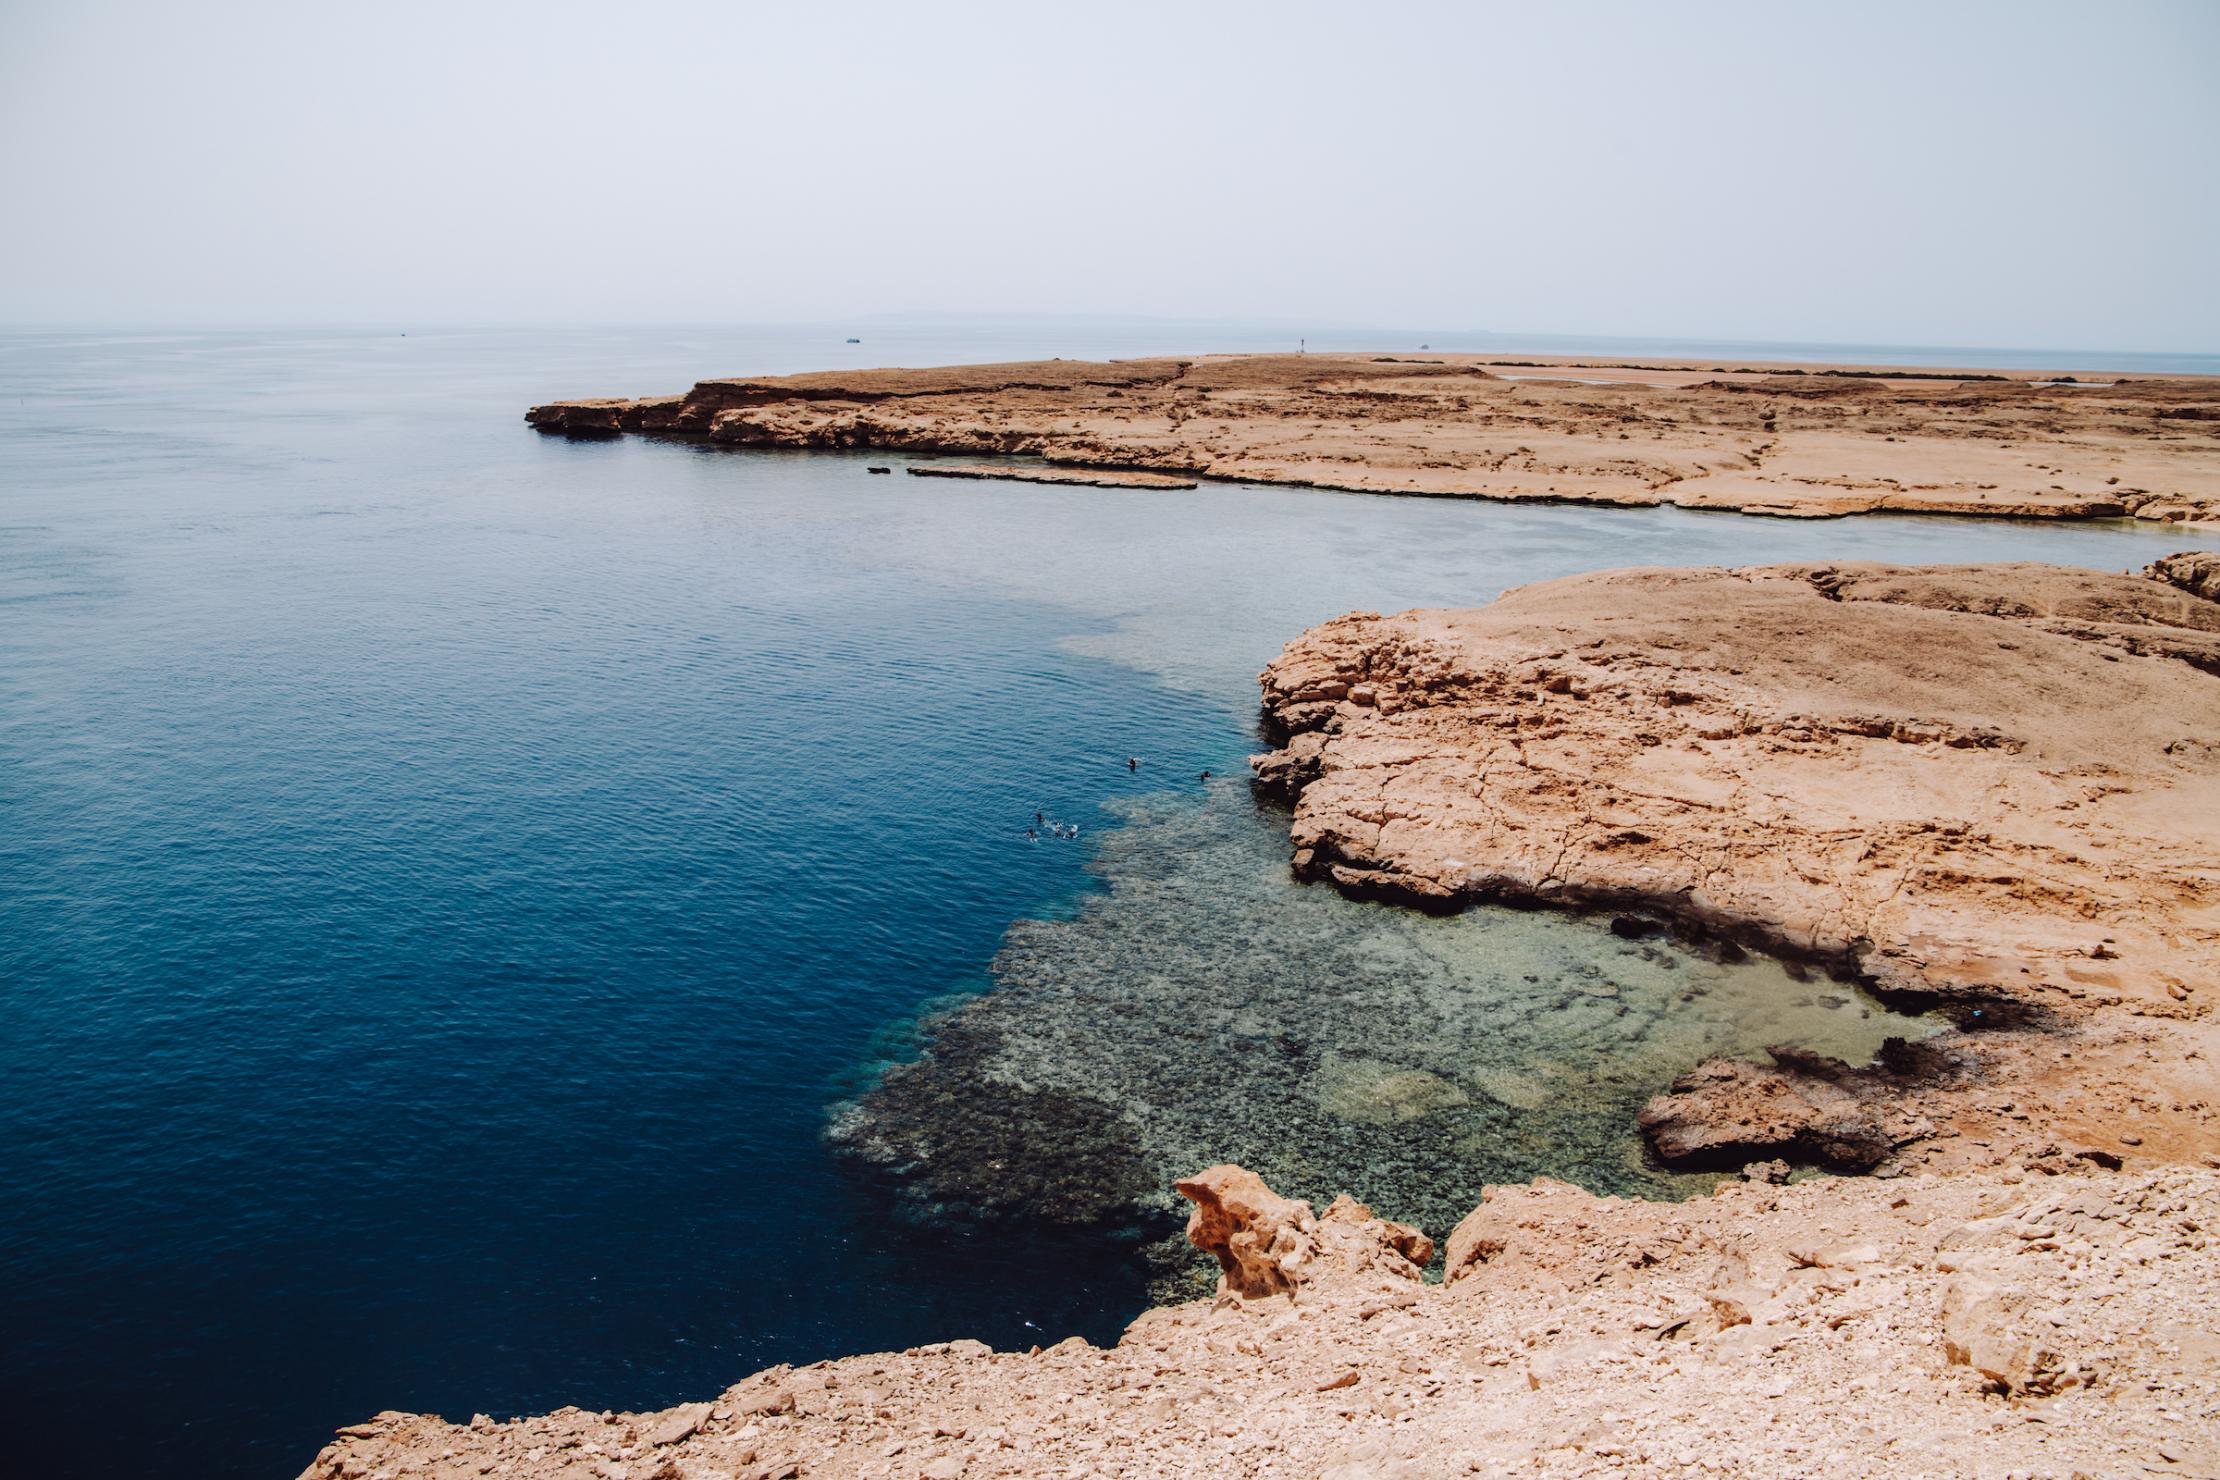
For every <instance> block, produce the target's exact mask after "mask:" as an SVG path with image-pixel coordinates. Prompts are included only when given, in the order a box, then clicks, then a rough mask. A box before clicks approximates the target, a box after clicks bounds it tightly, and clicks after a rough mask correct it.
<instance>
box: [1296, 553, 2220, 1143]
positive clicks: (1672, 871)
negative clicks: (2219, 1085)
mask: <svg viewBox="0 0 2220 1480" xmlns="http://www.w3.org/2000/svg"><path fill="white" fill-rule="evenodd" d="M2205 559H2206V557H2201V556H2182V557H2174V558H2173V559H2172V560H2170V561H2167V562H2161V564H2160V567H2158V568H2157V572H2158V574H2159V575H2160V577H2162V578H2153V577H2147V576H2127V575H2106V574H2102V573H2098V572H2092V571H2080V570H2067V569H2063V568H2058V567H2049V566H2034V565H2017V566H1934V567H1896V566H1883V565H1866V564H1858V565H1839V566H1772V567H1763V568H1755V569H1747V570H1719V569H1711V570H1630V571H1613V572H1606V573H1602V574H1597V575H1589V576H1580V577H1574V578H1571V579H1568V580H1561V581H1552V582H1548V583H1545V584H1542V585H1538V586H1531V587H1526V588H1522V589H1520V590H1516V591H1512V592H1509V593H1506V594H1505V595H1504V596H1503V597H1502V598H1501V599H1500V600H1498V601H1496V602H1495V603H1494V604H1493V605H1490V606H1487V607H1482V608H1479V609H1476V610H1471V611H1420V612H1406V613H1403V614H1402V615H1399V616H1393V617H1382V616H1376V615H1372V614H1369V613H1359V614H1357V615H1354V616H1350V617H1344V618H1342V619H1340V620H1339V621H1336V622H1330V623H1327V624H1326V625H1324V626H1322V627H1319V628H1316V629H1314V630H1313V631H1311V632H1310V633H1307V634H1305V635H1304V636H1303V637H1302V638H1300V639H1298V640H1297V641H1296V642H1294V643H1292V644H1290V645H1289V647H1288V649H1287V651H1286V652H1285V653H1283V654H1282V655H1281V657H1280V658H1279V659H1278V660H1276V661H1275V662H1274V663H1273V664H1272V665H1271V667H1270V668H1268V669H1267V670H1266V672H1265V674H1264V675H1263V683H1264V692H1265V704H1266V709H1267V712H1268V715H1269V717H1270V719H1271V721H1272V723H1273V724H1274V725H1275V726H1276V727H1277V728H1278V731H1279V732H1280V733H1281V734H1283V735H1285V736H1286V744H1285V745H1284V746H1283V747H1282V748H1281V749H1280V750H1278V751H1275V752H1272V753H1270V754H1268V755H1264V756H1260V757H1258V758H1257V761H1256V769H1257V774H1258V776H1259V778H1260V780H1262V781H1263V782H1264V783H1265V784H1267V785H1269V786H1272V787H1276V788H1278V789H1279V790H1281V791H1283V792H1285V793H1286V794H1288V795H1289V796H1291V797H1293V798H1294V799H1295V811H1294V817H1293V821H1292V825H1291V832H1292V841H1293V844H1294V849H1295V852H1294V859H1295V866H1296V868H1297V869H1298V871H1300V872H1301V873H1303V874H1305V875H1306V876H1310V877H1317V878H1324V879H1330V880H1332V881H1333V882H1334V883H1336V884H1337V885H1339V886H1340V887H1341V888H1343V889H1344V890H1347V891H1350V892H1352V893H1358V894H1366V895H1377V896H1381V897H1385V898H1389V899H1395V900H1399V901H1403V902H1408V903H1414V904H1418V905H1421V906H1425V907H1430V908H1454V907H1456V906H1458V905H1460V904H1462V903H1464V902H1468V901H1472V900H1479V899H1501V900H1510V901H1514V902H1525V903H1535V904H1545V905H1554V906H1564V907H1570V908H1578V909H1599V910H1608V911H1618V912H1625V913H1624V915H1623V918H1622V921H1621V922H1620V923H1622V924H1625V925H1626V926H1627V927H1628V928H1630V929H1638V928H1639V921H1640V917H1654V918H1657V919H1660V920H1664V921H1669V922H1671V923H1672V924H1674V925H1676V926H1677V927H1679V928H1681V929H1682V930H1684V931H1685V932H1687V933H1689V934H1691V935H1693V936H1695V937H1697V938H1699V939H1708V940H1712V941H1716V942H1723V943H1726V944H1727V945H1729V946H1733V945H1755V946H1760V947H1763V948H1766V949H1768V950H1773V951H1776V952H1779V953H1781V954H1783V955H1784V956H1786V957H1788V958H1789V959H1791V960H1796V961H1802V962H1805V963H1809V964H1810V965H1812V966H1815V967H1820V968H1827V969H1834V970H1838V971H1842V972H1846V973H1851V974H1855V975H1858V976H1861V977H1863V978H1865V979H1867V980H1869V981H1871V982H1872V983H1873V984H1875V986H1876V987H1877V988H1878V989H1879V990H1881V991H1883V992H1884V993H1886V994H1891V995H1893V996H1894V997H1896V998H1897V999H1898V1000H1900V1001H1903V1002H1906V1003H1911V1004H1918V1005H1927V1004H1937V1003H1939V1004H1941V1005H1942V1006H1943V1008H1944V1009H1945V1010H1946V1011H1948V1012H1950V1013H1952V1014H1953V1016H1954V1017H1955V1018H1956V1020H1957V1021H1958V1022H1959V1024H1960V1025H1961V1028H1962V1029H1963V1030H1964V1031H1963V1032H1961V1033H1959V1034H1957V1035H1954V1036H1953V1037H1952V1038H1950V1039H1946V1040H1941V1041H1938V1042H1935V1043H1932V1044H1929V1045H1926V1046H1924V1047H1923V1048H1922V1049H1921V1050H1920V1051H1919V1052H1918V1053H1917V1054H1914V1053H1912V1052H1911V1051H1910V1050H1909V1049H1908V1048H1907V1049H1904V1050H1902V1051H1899V1052H1898V1053H1897V1054H1896V1055H1895V1056H1894V1057H1893V1058H1887V1057H1886V1056H1885V1061H1884V1063H1883V1064H1881V1065H1878V1066H1876V1067H1875V1068H1873V1069H1871V1070H1857V1071H1853V1070H1850V1069H1848V1068H1847V1067H1846V1066H1842V1065H1830V1064H1828V1063H1826V1062H1824V1061H1815V1062H1804V1061H1801V1060H1799V1059H1798V1058H1797V1057H1796V1056H1795V1055H1793V1054H1788V1055H1785V1056H1777V1057H1778V1058H1779V1062H1777V1063H1776V1064H1775V1065H1773V1066H1770V1067H1763V1068H1761V1067H1758V1066H1752V1065H1735V1064H1726V1063H1714V1064H1710V1065H1706V1066H1704V1067H1703V1068H1701V1069H1699V1070H1697V1071H1696V1072H1695V1073H1693V1074H1692V1075H1690V1076H1689V1077H1688V1078H1687V1079H1686V1080H1684V1081H1683V1082H1682V1083H1681V1084H1679V1085H1677V1086H1675V1089H1674V1091H1673V1093H1671V1094H1669V1095H1667V1096H1665V1097H1661V1099H1660V1100H1659V1101H1658V1102H1655V1103H1653V1105H1652V1106H1651V1107H1650V1109H1649V1110H1648V1111H1647V1112H1645V1115H1644V1120H1645V1124H1646V1125H1647V1126H1648V1127H1649V1128H1650V1130H1651V1132H1652V1137H1653V1142H1654V1144H1655V1145H1656V1146H1657V1148H1658V1150H1659V1151H1660V1152H1661V1153H1663V1154H1666V1155H1668V1156H1676V1157H1686V1158H1687V1159H1689V1160H1691V1161H1695V1162H1698V1163H1706V1162H1719V1161H1732V1160H1734V1159H1736V1158H1742V1157H1754V1156H1758V1155H1769V1154H1773V1153H1776V1152H1780V1153H1787V1154H1790V1155H1792V1156H1796V1157H1800V1158H1802V1159H1806V1160H1812V1161H1818V1162H1822V1163H1826V1164H1830V1165H1836V1166H1845V1167H1856V1168H1864V1167H1870V1166H1875V1165H1879V1164H1882V1163H1883V1162H1895V1163H1897V1164H1903V1162H1904V1160H1905V1156H1906V1153H1907V1151H1910V1150H1914V1149H1916V1151H1917V1154H1918V1155H1917V1157H1915V1158H1913V1159H1918V1157H1926V1156H1931V1155H1938V1154H1944V1150H1945V1148H1943V1147H1942V1146H1941V1143H1942V1142H1943V1141H1957V1142H1959V1143H1960V1144H1959V1145H1957V1146H1955V1147H1952V1148H1948V1154H1951V1155H1970V1156H1972V1157H1973V1159H1975V1160H1979V1159H1980V1157H1981V1156H1982V1155H1986V1154H1988V1153H1990V1152H1997V1153H1998V1154H2002V1150H2001V1149H2002V1148H2010V1149H2011V1150H2013V1151H2015V1152H2017V1151H2024V1150H2027V1149H2029V1148H2031V1147H2034V1146H2038V1145H2041V1144H2043V1143H2046V1142H2048V1143H2055V1148H2056V1149H2059V1150H2061V1154H2071V1153H2072V1152H2073V1151H2074V1150H2076V1149H2080V1148H2085V1147H2089V1146H2092V1145H2095V1146H2100V1147H2102V1146H2109V1145H2110V1144H2112V1137H2113V1134H2114V1132H2113V1131H2112V1130H2111V1128H2110V1127H2111V1125H2112V1124H2113V1123H2115V1120H2116V1118H2117V1117H2121V1116H2125V1117H2126V1118H2128V1119H2139V1118H2144V1117H2142V1116H2141V1115H2139V1114H2138V1113H2137V1111H2136V1110H2135V1108H2134V1104H2133V1103H2132V1102H2137V1101H2140V1100H2141V1099H2142V1098H2143V1097H2144V1095H2143V1092H2141V1091H2137V1090H2134V1089H2131V1088H2128V1085H2129V1084H2130V1083H2131V1081H2132V1080H2133V1079H2134V1078H2136V1077H2141V1076H2145V1075H2148V1076H2153V1078H2152V1086H2151V1087H2152V1090H2153V1091H2154V1092H2155V1095H2156V1098H2157V1099H2158V1100H2160V1101H2162V1102H2163V1103H2164V1104H2166V1105H2168V1106H2170V1107H2172V1109H2170V1110H2169V1111H2168V1112H2167V1116H2166V1118H2165V1124H2166V1126H2167V1130H2166V1131H2165V1134H2166V1135H2167V1136H2168V1137H2169V1138H2170V1141H2169V1144H2171V1145H2172V1146H2173V1148H2174V1150H2175V1152H2176V1153H2177V1154H2193V1153H2198V1152H2202V1151H2204V1150H2210V1149H2220V1140H2216V1139H2215V1130H2214V1126H2213V1121H2212V1109H2211V1106H2210V1105H2209V1104H2207V1103H2205V1101H2206V1100H2207V1098H2208V1096H2209V1094H2210V1091H2211V1087H2212V1079H2211V1073H2210V1068H2209V1063H2208V1061H2206V1060H2205V1059H2203V1058H2202V1057H2200V1055H2202V1054H2203V1053H2204V1052H2205V1051H2206V1050H2207V1049H2208V1048H2210V1047H2212V1046H2213V1045H2212V1043H2211V1041H2210V1040H2211V1033H2210V1012H2211V1003H2212V1000H2213V998H2214V997H2215V995H2216V994H2220V832H2216V830H2215V829H2214V827H2213V826H2212V824H2211V821H2210V819H2212V818H2214V817H2220V741H2216V740H2215V738H2214V737H2215V736H2216V735H2220V681H2216V678H2215V673H2216V671H2220V604H2215V603H2214V602H2212V601H2211V600H2209V599H2207V598H2205V597H2203V596H2201V595H2200V594H2198V592H2199V590H2200V589H2202V587H2201V585H2200V583H2201V582H2202V581H2204V580H2205V579H2206V578H2207V576H2208V574H2209V572H2208V570H2207V567H2206V566H2205V564H2204V561H2205ZM2064 1029H2071V1030H2073V1038H2072V1041H2071V1046H2070V1047H2069V1046H2068V1041H2067V1039H2066V1038H2065V1037H2063V1036H2062V1035H2061V1031H2060V1030H2064ZM2014 1087H2016V1093H2017V1094H2019V1095H2022V1096H2024V1097H2025V1101H2026V1102H2032V1103H2026V1102H2023V1103H2022V1104H2020V1105H2019V1106H2018V1107H2016V1108H2012V1107H2010V1102H2011V1101H2012V1099H2013V1094H2014V1092H2015V1088H2014ZM1997 1088H2003V1089H2005V1090H2006V1091H2007V1093H2006V1094H2005V1095H2003V1096H2002V1098H2001V1099H1997V1100H1996V1101H1995V1103H1997V1104H2003V1105H2006V1106H2007V1107H2008V1108H2006V1109H2004V1110H2003V1111H2002V1113H2001V1114H1998V1113H1994V1112H1992V1111H1984V1110H1983V1104H1984V1100H1983V1096H1984V1095H1986V1094H1987V1092H1988V1091H1990V1090H1993V1089H1997Z"/></svg>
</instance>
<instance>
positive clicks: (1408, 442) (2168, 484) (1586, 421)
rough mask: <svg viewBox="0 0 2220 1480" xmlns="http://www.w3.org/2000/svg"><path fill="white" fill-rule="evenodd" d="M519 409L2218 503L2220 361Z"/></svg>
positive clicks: (1420, 376)
mask: <svg viewBox="0 0 2220 1480" xmlns="http://www.w3.org/2000/svg"><path fill="white" fill-rule="evenodd" d="M1599 381H1600V382H1601V383H1597V382H1599ZM526 419H527V420H528V421H530V422H531V423H532V425H534V426H537V427H539V428H541V429H542V430H545V431H551V432H561V433H564V434H567V435H571V436H615V435H620V434H622V433H625V432H644V433H655V434H662V435H672V436H688V437H698V438H703V439H706V440H709V441H713V442H721V443H727V444H730V445H734V446H742V447H818V448H879V449H887V450H893V451H901V452H908V453H914V454H923V455H931V454H956V455H961V456H965V457H977V456H981V455H998V456H1005V457H1026V458H1040V459H1045V460H1047V461H1048V462H1050V463H1054V464H1065V465H1072V466H1079V467H1088V468H1097V469H1103V468H1108V469H1128V470H1140V471H1155V472H1158V473H1170V474H1180V475H1188V476H1194V475H1207V476H1210V477H1214V478H1225V479H1240V480H1247V481H1253V482H1265V483H1292V484H1301V485H1306V486H1313V487H1320V488H1342V489H1353V490H1358V491H1362V492H1368V493H1417V494H1435V495H1446V496H1461V497H1470V498H1498V499H1533V498H1542V499H1569V500H1575V501H1580V502H1588V503H1604V504H1620V505H1655V504H1668V503H1669V504H1678V505H1681V506H1683V507H1687V508H1704V509H1739V510H1743V511H1746V512H1750V513H1761V514H1778V515H1791V516H1806V517H1814V516H1816V517H1824V516H1833V515H1842V514H1857V513H1867V512H1873V511H1878V510H1895V511H1905V512H1912V513H1948V514H1978V515H2016V516H2023V517H2051V518H2072V519H2082V518H2112V517H2119V516H2122V515H2132V516H2134V517H2136V518H2140V519H2156V520H2211V519H2214V518H2220V382H2215V381H2212V380H2207V379H2198V378H2195V377H2190V378H2184V379H2178V380H2161V379H2151V378H2127V379H2121V380H2118V381H2107V382H2102V383H2079V382H2077V383H2055V382H2052V381H2050V380H2049V378H2048V377H2043V376H2038V375H2034V374H2018V373H2015V374H2009V375H2000V374H1995V373H1984V372H1974V371H1967V372H1959V373H1956V374H1953V373H1949V372H1935V371H1918V372H1901V373H1897V374H1890V373H1887V372H1874V371H1851V370H1844V369H1840V368H1834V369H1829V368H1827V367H1820V366H1813V367H1806V368H1798V369H1794V370H1790V369H1788V368H1787V367H1779V366H1774V367H1745V366H1736V365H1731V364H1730V365H1720V366H1705V365H1702V364H1700V363H1692V362H1688V361H1651V362H1645V363H1643V364H1638V365H1621V364H1612V365H1605V366H1596V365H1589V364H1568V363H1565V362H1562V361H1559V362H1549V363H1540V362H1516V363H1514V362H1505V361H1502V360H1500V359H1489V358H1487V357H1484V356H1470V355H1432V356H1426V357H1423V358H1415V359H1414V358H1408V357H1396V356H1387V355H1243V356H1213V357H1207V358H1201V359H1193V360H1174V359H1160V360H1130V361H1117V362H1112V363H1108V364H1097V363H1091V362H1088V361H1083V360H1048V361H1036V362H1029V363H1021V364H1009V365H964V366H953V367H948V368H944V369H927V370H857V371H828V372H822V373H818V374H810V375H789V376H765V377H756V378H748V379H727V380H705V381H702V382H701V383H699V384H698V385H696V386H695V387H694V388H693V389H692V390H691V391H688V392H687V393H685V394H684V395H682V396H660V397H651V398H648V399H643V400H634V401H626V400H587V401H558V402H553V403H550V404H548V405H544V406H535V407H533V408H532V409H531V411H530V412H529V413H527V418H526Z"/></svg>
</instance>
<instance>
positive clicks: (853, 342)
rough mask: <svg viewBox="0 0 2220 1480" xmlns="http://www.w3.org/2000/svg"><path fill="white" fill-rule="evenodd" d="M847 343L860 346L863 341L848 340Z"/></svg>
mask: <svg viewBox="0 0 2220 1480" xmlns="http://www.w3.org/2000/svg"><path fill="white" fill-rule="evenodd" d="M848 342H849V343H850V344H861V343H863V341H862V340H860V339H851V340H849V341H848Z"/></svg>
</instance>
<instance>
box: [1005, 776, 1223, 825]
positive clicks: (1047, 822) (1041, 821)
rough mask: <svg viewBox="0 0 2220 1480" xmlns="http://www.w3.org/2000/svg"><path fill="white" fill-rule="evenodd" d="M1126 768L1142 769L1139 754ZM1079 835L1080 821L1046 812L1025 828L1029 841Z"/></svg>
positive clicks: (1204, 778)
mask: <svg viewBox="0 0 2220 1480" xmlns="http://www.w3.org/2000/svg"><path fill="white" fill-rule="evenodd" d="M1125 768H1126V770H1128V771H1135V772H1137V771H1139V770H1140V769H1141V758H1140V757H1139V756H1137V755H1129V756H1127V757H1126V758H1125ZM1202 779H1203V781H1204V783H1205V784H1207V783H1208V782H1209V780H1210V773H1209V772H1208V771H1205V772H1203V773H1202ZM1078 836H1079V824H1078V823H1076V822H1052V821H1050V820H1049V816H1048V814H1047V813H1046V812H1035V813H1034V814H1033V825H1032V826H1031V827H1029V828H1027V829H1026V830H1025V841H1027V842H1028V843H1038V842H1039V841H1040V840H1041V839H1042V838H1043V837H1050V838H1076V837H1078Z"/></svg>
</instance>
